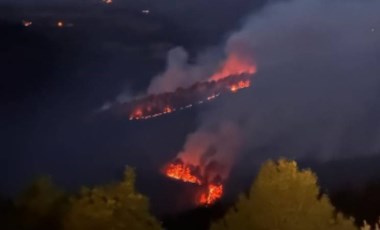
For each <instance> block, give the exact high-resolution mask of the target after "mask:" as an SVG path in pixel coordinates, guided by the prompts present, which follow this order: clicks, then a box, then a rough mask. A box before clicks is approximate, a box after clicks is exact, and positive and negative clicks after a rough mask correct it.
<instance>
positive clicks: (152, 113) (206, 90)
mask: <svg viewBox="0 0 380 230" xmlns="http://www.w3.org/2000/svg"><path fill="white" fill-rule="evenodd" d="M254 73H256V65H255V64H254V62H253V61H251V60H250V59H248V58H242V57H241V56H238V55H237V54H230V55H229V56H228V58H227V60H225V61H224V63H223V65H222V66H221V68H220V70H219V71H218V72H216V73H215V74H213V75H211V76H210V78H209V80H208V81H204V82H197V83H194V84H193V85H192V86H191V87H188V88H181V89H178V90H177V91H175V92H172V93H162V94H157V95H148V96H146V97H144V98H141V99H137V100H135V101H132V103H131V105H130V109H129V110H128V111H129V112H128V114H129V120H146V119H150V118H155V117H159V116H162V115H166V114H169V113H173V112H175V111H177V110H184V109H189V108H191V107H192V106H193V105H195V104H203V103H205V102H208V101H212V100H214V99H216V98H217V97H218V96H219V95H220V94H224V93H231V92H232V93H236V92H237V91H239V90H241V89H244V88H248V87H250V86H251V79H250V78H251V75H252V74H254ZM189 98H190V99H189ZM186 100H187V101H186ZM178 101H180V103H178ZM181 101H183V103H182V102H181Z"/></svg>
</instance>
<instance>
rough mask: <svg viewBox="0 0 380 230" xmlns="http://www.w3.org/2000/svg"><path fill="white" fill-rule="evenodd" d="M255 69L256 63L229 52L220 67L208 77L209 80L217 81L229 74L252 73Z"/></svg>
mask: <svg viewBox="0 0 380 230" xmlns="http://www.w3.org/2000/svg"><path fill="white" fill-rule="evenodd" d="M256 71H257V69H256V65H255V64H253V62H252V61H251V60H248V59H244V60H243V59H242V58H241V57H239V56H238V55H236V54H231V55H230V56H229V57H228V59H227V60H226V61H225V62H224V63H223V65H222V67H221V69H220V70H219V71H218V72H217V73H215V74H214V75H212V76H211V77H210V80H211V81H218V80H220V79H223V78H226V77H229V76H231V75H241V74H254V73H256Z"/></svg>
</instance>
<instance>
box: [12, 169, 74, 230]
mask: <svg viewBox="0 0 380 230" xmlns="http://www.w3.org/2000/svg"><path fill="white" fill-rule="evenodd" d="M14 203H15V208H14V211H13V220H12V225H13V227H16V226H17V228H18V229H39V230H40V229H60V227H61V220H62V217H63V215H64V212H65V210H66V208H67V197H66V195H65V193H64V192H63V191H62V190H60V189H59V188H58V187H56V186H55V185H54V184H53V183H52V181H51V179H50V177H46V176H44V177H40V178H38V179H36V180H35V181H34V182H33V183H32V184H31V185H30V186H28V187H27V188H26V189H25V190H24V192H22V194H21V195H20V196H19V197H18V198H16V200H15V202H14Z"/></svg>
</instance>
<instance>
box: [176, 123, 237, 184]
mask: <svg viewBox="0 0 380 230" xmlns="http://www.w3.org/2000/svg"><path fill="white" fill-rule="evenodd" d="M241 142H242V137H241V136H240V130H239V127H237V126H236V125H235V124H233V123H230V122H223V123H221V125H220V126H218V127H212V128H211V127H210V128H206V127H202V129H201V130H198V131H197V132H196V133H193V134H190V135H189V136H188V138H187V140H186V144H185V146H184V149H183V151H181V152H180V153H179V154H178V158H180V159H181V160H182V161H183V162H184V163H186V164H191V165H198V166H200V167H201V169H200V170H201V172H200V173H201V174H202V175H204V176H206V177H208V180H209V181H211V180H213V179H214V178H215V177H218V176H219V177H221V178H220V179H221V180H225V179H227V177H228V174H229V171H230V169H231V168H230V167H231V165H232V164H231V163H233V161H234V154H235V153H236V152H239V148H240V146H241Z"/></svg>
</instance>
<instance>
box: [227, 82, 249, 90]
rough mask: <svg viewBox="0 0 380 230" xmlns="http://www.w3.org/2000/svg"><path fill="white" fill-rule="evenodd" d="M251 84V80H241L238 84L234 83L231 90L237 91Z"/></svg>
mask: <svg viewBox="0 0 380 230" xmlns="http://www.w3.org/2000/svg"><path fill="white" fill-rule="evenodd" d="M250 86H251V81H249V80H246V81H239V82H238V83H237V84H233V85H231V86H230V90H231V92H233V93H235V92H237V91H238V90H240V89H244V88H248V87H250Z"/></svg>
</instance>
